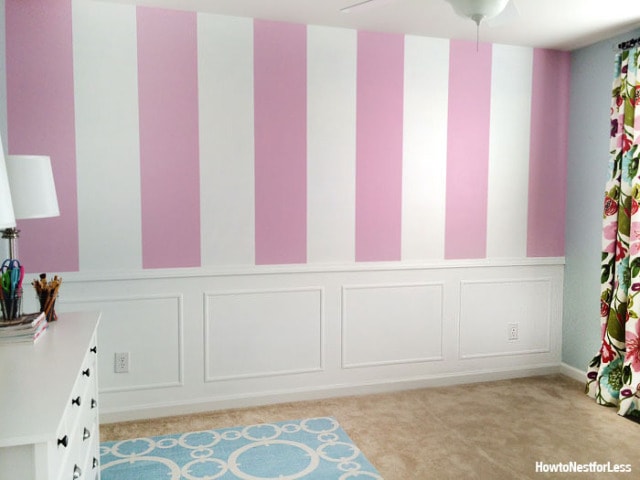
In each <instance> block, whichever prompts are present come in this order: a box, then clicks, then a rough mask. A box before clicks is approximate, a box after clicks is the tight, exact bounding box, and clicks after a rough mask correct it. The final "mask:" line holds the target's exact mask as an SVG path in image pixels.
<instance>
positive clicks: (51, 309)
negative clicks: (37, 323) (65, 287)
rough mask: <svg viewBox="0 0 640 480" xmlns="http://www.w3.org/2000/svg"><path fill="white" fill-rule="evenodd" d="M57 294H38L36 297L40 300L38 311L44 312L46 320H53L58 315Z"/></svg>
mask: <svg viewBox="0 0 640 480" xmlns="http://www.w3.org/2000/svg"><path fill="white" fill-rule="evenodd" d="M57 297H58V296H57V294H54V295H48V296H47V295H40V297H39V298H38V300H39V302H40V311H41V312H44V314H45V315H46V317H47V322H53V321H55V320H57V319H58V315H56V310H55V307H56V299H57Z"/></svg>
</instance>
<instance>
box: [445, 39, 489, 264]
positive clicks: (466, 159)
mask: <svg viewBox="0 0 640 480" xmlns="http://www.w3.org/2000/svg"><path fill="white" fill-rule="evenodd" d="M490 112H491V45H489V44H480V45H479V50H476V44H475V43H474V42H466V41H457V40H452V41H451V53H450V63H449V119H448V126H447V129H448V139H447V193H446V219H445V258H447V259H460V258H484V257H485V256H486V251H487V201H488V200H487V192H488V188H489V178H488V174H489V119H490Z"/></svg>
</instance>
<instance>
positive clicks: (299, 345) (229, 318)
mask: <svg viewBox="0 0 640 480" xmlns="http://www.w3.org/2000/svg"><path fill="white" fill-rule="evenodd" d="M322 297H323V295H322V288H305V289H290V290H277V289H274V290H258V291H251V290H245V291H237V292H225V293H208V294H205V325H204V332H205V333H204V341H205V344H204V353H205V365H204V371H205V382H216V381H219V380H230V379H242V378H253V377H265V376H273V375H287V374H294V373H309V372H317V371H320V370H322V356H323V355H322V354H323V346H322V342H323V335H322V303H323V298H322Z"/></svg>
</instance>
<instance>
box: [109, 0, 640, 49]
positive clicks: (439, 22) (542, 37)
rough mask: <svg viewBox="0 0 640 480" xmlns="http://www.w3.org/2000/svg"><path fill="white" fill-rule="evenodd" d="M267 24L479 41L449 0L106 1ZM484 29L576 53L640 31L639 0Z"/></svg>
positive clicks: (532, 3) (537, 3)
mask: <svg viewBox="0 0 640 480" xmlns="http://www.w3.org/2000/svg"><path fill="white" fill-rule="evenodd" d="M106 1H112V2H118V3H133V4H138V5H146V6H157V7H163V8H176V9H181V10H193V11H201V12H210V13H217V14H223V15H232V16H241V17H252V18H260V19H267V20H281V21H287V22H295V23H304V24H308V25H329V26H337V27H347V28H354V29H358V30H370V31H382V32H395V33H406V34H414V35H424V36H429V37H441V38H455V39H467V40H475V39H476V26H475V24H474V23H473V22H472V21H471V20H467V19H463V18H460V17H458V16H457V15H456V14H455V13H454V12H453V10H452V8H451V6H450V5H449V4H448V3H447V2H446V1H445V0H374V1H373V2H371V3H370V4H369V5H367V6H363V7H360V8H356V9H354V10H353V11H351V12H350V13H342V12H340V8H342V7H345V6H347V5H350V4H353V3H357V2H358V1H362V0H106ZM511 2H512V3H515V6H516V8H517V15H515V16H514V15H513V13H514V11H513V8H511V7H507V10H506V11H505V13H504V14H503V15H502V18H500V17H497V18H496V19H494V20H493V21H491V22H487V23H485V24H483V25H482V26H481V27H480V40H481V41H488V42H492V43H502V44H508V45H524V46H531V47H542V48H556V49H561V50H573V49H576V48H580V47H583V46H586V45H590V44H592V43H596V42H598V41H600V40H604V39H607V38H610V37H612V36H615V35H617V34H620V33H626V32H629V31H631V30H634V29H636V28H640V0H511Z"/></svg>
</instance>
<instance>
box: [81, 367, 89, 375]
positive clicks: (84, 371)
mask: <svg viewBox="0 0 640 480" xmlns="http://www.w3.org/2000/svg"><path fill="white" fill-rule="evenodd" d="M82 374H83V375H84V376H85V377H89V376H91V370H89V369H88V368H87V369H86V370H83V371H82Z"/></svg>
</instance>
